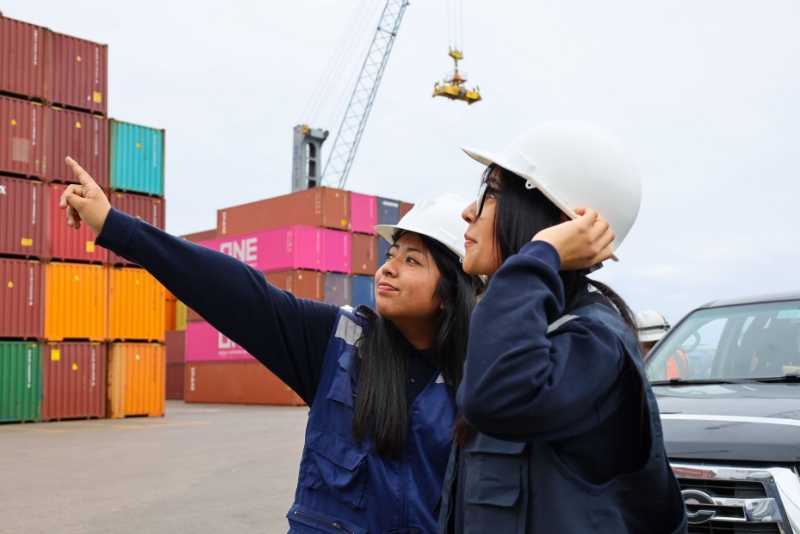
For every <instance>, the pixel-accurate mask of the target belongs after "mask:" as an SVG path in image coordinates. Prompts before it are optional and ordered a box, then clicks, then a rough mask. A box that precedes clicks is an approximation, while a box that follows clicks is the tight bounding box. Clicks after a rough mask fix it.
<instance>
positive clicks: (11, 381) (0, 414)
mask: <svg viewBox="0 0 800 534" xmlns="http://www.w3.org/2000/svg"><path fill="white" fill-rule="evenodd" d="M41 418H42V349H41V346H40V345H37V344H36V343H26V342H24V341H2V342H0V421H39V420H41Z"/></svg>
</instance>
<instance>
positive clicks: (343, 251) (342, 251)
mask: <svg viewBox="0 0 800 534" xmlns="http://www.w3.org/2000/svg"><path fill="white" fill-rule="evenodd" d="M322 236H323V244H322V270H323V271H324V272H327V273H345V274H350V272H351V271H352V264H351V257H350V250H351V246H352V237H351V235H350V234H349V233H347V232H340V231H339V230H327V229H326V230H325V232H324V233H323V234H322Z"/></svg>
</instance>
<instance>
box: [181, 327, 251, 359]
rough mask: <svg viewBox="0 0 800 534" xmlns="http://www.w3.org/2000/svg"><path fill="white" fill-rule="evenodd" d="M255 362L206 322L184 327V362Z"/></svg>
mask: <svg viewBox="0 0 800 534" xmlns="http://www.w3.org/2000/svg"><path fill="white" fill-rule="evenodd" d="M234 361H256V359H255V358H253V357H252V356H250V354H248V353H247V351H245V350H244V349H243V348H241V347H240V346H239V345H237V344H236V343H234V342H233V341H231V340H230V339H228V338H227V337H225V336H223V335H222V334H221V333H220V332H218V331H217V330H216V329H215V328H214V327H213V326H211V325H210V324H208V323H206V322H200V323H189V324H187V325H186V362H187V363H188V362H234Z"/></svg>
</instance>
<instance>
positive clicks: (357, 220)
mask: <svg viewBox="0 0 800 534" xmlns="http://www.w3.org/2000/svg"><path fill="white" fill-rule="evenodd" d="M376 224H378V198H377V197H374V196H372V195H362V194H361V193H350V231H351V232H359V233H363V234H370V235H376V234H377V232H375V230H373V229H372V227H373V226H375V225H376Z"/></svg>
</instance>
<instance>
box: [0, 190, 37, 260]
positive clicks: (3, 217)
mask: <svg viewBox="0 0 800 534" xmlns="http://www.w3.org/2000/svg"><path fill="white" fill-rule="evenodd" d="M45 205H46V201H45V185H44V184H43V183H42V182H39V181H33V180H25V179H22V178H9V177H8V176H0V254H9V255H16V256H24V257H26V258H42V257H44V256H45V254H46V251H47V249H46V239H45V234H46V227H47V225H46V223H45Z"/></svg>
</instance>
